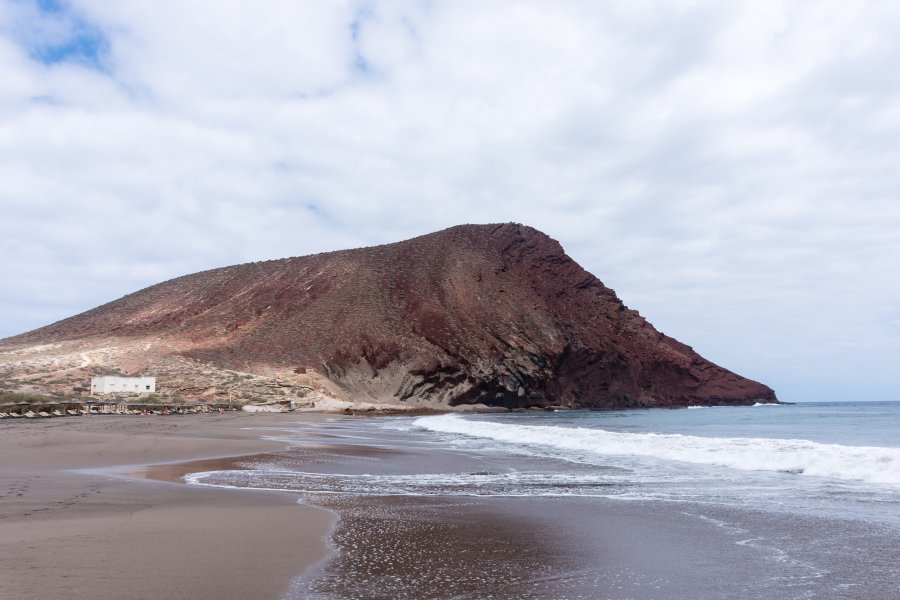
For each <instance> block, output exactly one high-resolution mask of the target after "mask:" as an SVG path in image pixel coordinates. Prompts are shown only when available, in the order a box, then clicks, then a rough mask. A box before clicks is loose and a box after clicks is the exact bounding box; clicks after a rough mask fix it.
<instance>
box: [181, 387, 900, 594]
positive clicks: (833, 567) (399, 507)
mask: <svg viewBox="0 0 900 600" xmlns="http://www.w3.org/2000/svg"><path fill="white" fill-rule="evenodd" d="M898 417H900V405H898V404H888V405H885V404H858V405H856V404H851V405H845V404H842V405H824V404H822V405H796V406H776V407H746V408H711V409H697V410H681V411H670V410H649V411H620V412H612V413H599V412H588V411H577V412H563V413H538V414H513V415H468V416H457V415H441V416H435V417H420V418H410V417H392V418H380V419H365V418H336V419H333V420H330V421H328V422H325V423H319V424H316V425H312V426H307V425H303V424H298V425H297V427H294V428H291V427H288V428H285V429H284V430H277V431H269V432H267V434H268V435H271V436H274V437H279V438H281V439H289V440H293V441H294V442H295V443H296V444H297V447H296V448H294V449H292V450H289V451H286V452H281V453H276V454H275V455H272V456H270V457H268V458H266V460H265V461H263V462H259V461H252V462H250V463H248V464H246V465H244V466H245V467H247V469H246V470H242V471H236V470H228V471H211V472H205V473H199V474H192V475H189V476H188V480H189V481H190V482H192V483H195V484H200V485H222V486H228V487H231V486H235V487H256V488H271V489H281V490H285V489H286V490H294V491H297V492H299V493H300V494H301V495H302V498H303V501H305V502H313V503H317V504H321V505H323V506H328V507H330V508H333V509H335V510H337V511H338V512H339V513H340V514H341V524H340V525H339V527H338V529H337V530H336V531H335V534H334V536H333V543H334V544H335V545H336V547H337V548H338V550H339V553H338V555H337V557H336V558H335V559H334V560H333V561H332V563H330V565H329V566H327V567H326V568H325V569H324V570H322V571H320V572H318V573H316V574H307V575H306V576H305V577H301V578H299V579H298V580H297V581H296V582H295V585H294V588H293V589H292V590H291V591H290V592H289V595H288V596H287V597H291V598H307V597H310V598H401V597H409V598H445V597H465V598H469V597H471V598H482V597H494V598H522V597H533V598H541V597H546V598H551V597H552V598H595V597H599V598H686V597H692V598H701V599H703V598H708V599H712V598H722V597H728V598H775V597H777V598H886V599H887V598H898V597H900V587H898V584H897V583H896V582H897V581H898V575H900V570H898V565H900V475H898V469H900V448H898V437H897V432H898V431H900V427H898V422H900V418H898Z"/></svg>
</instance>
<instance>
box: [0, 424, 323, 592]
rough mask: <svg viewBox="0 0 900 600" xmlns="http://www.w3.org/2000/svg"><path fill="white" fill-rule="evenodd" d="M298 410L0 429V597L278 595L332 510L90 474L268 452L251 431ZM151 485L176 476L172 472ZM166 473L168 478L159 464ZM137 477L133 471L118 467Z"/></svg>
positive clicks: (314, 554)
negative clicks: (114, 469)
mask: <svg viewBox="0 0 900 600" xmlns="http://www.w3.org/2000/svg"><path fill="white" fill-rule="evenodd" d="M316 418H318V417H316V416H314V415H313V416H308V415H304V416H302V417H298V416H296V415H261V414H256V415H246V414H242V413H227V414H226V415H214V416H207V415H185V416H174V415H173V416H155V417H134V416H95V417H63V418H55V419H48V420H41V421H36V422H22V421H14V422H9V421H3V422H0V457H2V461H0V598H3V599H4V600H20V599H22V600H25V599H32V598H33V599H41V600H45V599H48V598H54V599H73V600H80V599H85V600H86V599H99V598H116V599H145V598H146V599H151V598H152V599H162V598H165V599H182V598H183V599H192V600H196V599H199V600H203V599H223V598H261V599H265V598H280V597H282V595H283V593H284V591H285V589H286V588H287V587H288V586H289V585H290V583H291V581H292V580H293V579H294V578H295V577H296V576H297V575H298V574H299V573H302V572H303V571H304V570H305V569H306V568H308V567H310V566H311V565H315V564H316V563H317V562H319V561H321V560H322V559H323V558H324V557H326V556H327V554H328V552H329V549H328V546H327V544H326V536H327V535H328V533H329V531H330V529H331V527H332V525H333V523H334V519H335V517H334V515H333V513H331V512H328V511H326V510H322V509H320V508H315V507H309V506H302V505H298V504H297V498H298V497H297V495H296V494H289V493H273V492H259V491H251V490H222V489H212V488H202V487H193V486H186V485H183V484H179V483H169V482H165V481H156V480H149V479H145V480H141V479H135V478H124V477H121V476H112V475H110V474H109V473H106V472H103V471H102V469H104V468H109V467H115V466H122V465H144V464H159V463H170V462H173V461H185V460H193V459H203V458H210V457H221V456H238V455H248V454H254V453H259V452H267V451H273V450H278V449H280V448H283V447H284V446H285V444H284V443H281V442H274V441H267V440H261V439H260V434H261V433H262V432H260V431H255V430H253V429H245V428H248V427H249V428H256V427H279V426H281V425H283V424H285V423H287V422H290V423H296V422H297V421H298V420H300V419H304V420H310V419H316ZM164 469H168V475H165V474H164V473H163V472H162V471H160V472H157V473H156V474H155V475H153V476H154V477H158V478H161V479H166V478H169V479H172V478H177V474H176V473H177V468H176V467H165V468H164ZM173 469H174V470H173ZM130 471H132V472H139V471H140V469H134V468H132V469H130Z"/></svg>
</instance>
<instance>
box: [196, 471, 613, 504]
mask: <svg viewBox="0 0 900 600" xmlns="http://www.w3.org/2000/svg"><path fill="white" fill-rule="evenodd" d="M184 481H185V482H186V483H190V484H194V485H202V486H207V487H226V488H253V489H264V490H279V491H292V492H301V493H313V494H356V495H374V496H507V497H515V496H529V497H531V496H606V495H608V494H611V493H613V488H615V490H616V491H618V490H620V489H621V488H622V485H621V484H619V483H616V482H615V480H614V479H612V478H610V477H607V476H604V474H602V473H594V474H573V473H546V472H528V471H507V472H489V471H480V472H472V473H418V474H415V475H374V474H354V475H344V474H333V473H308V472H302V471H289V470H278V469H249V470H232V471H205V472H202V473H191V474H189V475H186V476H185V477H184Z"/></svg>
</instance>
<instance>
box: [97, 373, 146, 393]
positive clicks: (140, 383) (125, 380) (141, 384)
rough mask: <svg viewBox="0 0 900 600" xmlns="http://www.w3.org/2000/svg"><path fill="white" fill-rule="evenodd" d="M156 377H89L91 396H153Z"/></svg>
mask: <svg viewBox="0 0 900 600" xmlns="http://www.w3.org/2000/svg"><path fill="white" fill-rule="evenodd" d="M155 392H156V377H118V376H115V375H104V376H103V377H91V395H92V396H93V395H94V394H153V393H155Z"/></svg>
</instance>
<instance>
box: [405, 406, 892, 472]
mask: <svg viewBox="0 0 900 600" xmlns="http://www.w3.org/2000/svg"><path fill="white" fill-rule="evenodd" d="M415 425H416V426H418V427H420V428H423V429H426V430H428V431H434V432H439V433H451V434H457V435H463V436H469V437H474V438H481V439H491V440H496V441H499V442H505V443H507V444H510V445H511V446H513V447H520V448H522V449H525V448H527V447H528V446H540V447H543V448H545V449H547V448H549V449H551V450H553V451H554V452H556V453H558V454H560V455H561V457H566V456H567V454H568V455H572V454H576V455H578V456H584V455H585V454H587V455H595V456H629V457H645V458H653V459H660V460H667V461H680V462H685V463H692V464H700V465H711V466H717V467H728V468H732V469H740V470H744V471H772V472H782V473H791V474H797V475H806V476H814V477H829V478H833V479H839V480H845V481H857V482H865V483H870V484H881V485H890V486H898V487H900V448H882V447H875V446H844V445H840V444H822V443H817V442H812V441H809V440H798V439H772V438H729V437H716V438H713V437H699V436H690V435H680V434H660V433H623V432H615V431H606V430H603V429H589V428H582V427H561V426H556V425H514V424H507V423H497V422H493V421H480V420H475V419H470V418H463V417H461V416H459V415H440V416H432V417H421V418H419V419H416V421H415Z"/></svg>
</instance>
